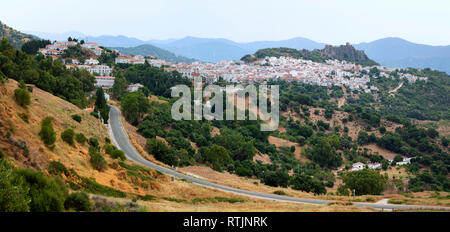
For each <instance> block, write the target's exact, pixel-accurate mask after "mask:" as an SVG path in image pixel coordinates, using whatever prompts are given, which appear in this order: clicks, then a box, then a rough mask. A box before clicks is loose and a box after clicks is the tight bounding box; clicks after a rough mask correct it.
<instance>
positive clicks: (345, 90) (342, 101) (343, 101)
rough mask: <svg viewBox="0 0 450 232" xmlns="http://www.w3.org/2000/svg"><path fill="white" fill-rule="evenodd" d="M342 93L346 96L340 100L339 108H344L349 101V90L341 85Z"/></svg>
mask: <svg viewBox="0 0 450 232" xmlns="http://www.w3.org/2000/svg"><path fill="white" fill-rule="evenodd" d="M341 88H342V91H343V92H344V96H343V97H341V98H339V100H338V108H341V107H342V106H344V104H345V101H346V99H347V88H345V86H344V85H341Z"/></svg>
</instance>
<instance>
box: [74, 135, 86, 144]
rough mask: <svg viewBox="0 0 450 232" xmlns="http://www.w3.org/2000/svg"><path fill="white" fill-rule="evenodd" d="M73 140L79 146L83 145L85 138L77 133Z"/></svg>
mask: <svg viewBox="0 0 450 232" xmlns="http://www.w3.org/2000/svg"><path fill="white" fill-rule="evenodd" d="M75 140H77V142H78V143H79V144H82V145H84V144H85V143H86V140H87V138H86V136H84V134H82V133H79V134H76V135H75Z"/></svg>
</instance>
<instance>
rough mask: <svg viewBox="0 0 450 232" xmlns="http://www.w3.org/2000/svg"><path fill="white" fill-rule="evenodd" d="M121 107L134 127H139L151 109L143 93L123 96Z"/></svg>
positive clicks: (138, 92) (137, 92)
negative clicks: (143, 117) (139, 123)
mask: <svg viewBox="0 0 450 232" xmlns="http://www.w3.org/2000/svg"><path fill="white" fill-rule="evenodd" d="M120 105H121V108H122V112H123V114H124V116H125V118H126V119H127V120H128V121H129V122H131V123H132V124H133V125H137V124H138V122H139V121H140V120H141V119H142V116H143V115H144V114H145V113H147V112H148V110H149V108H150V102H149V100H148V98H146V97H145V96H144V94H143V93H142V92H141V91H136V92H132V93H128V94H126V95H125V96H123V98H122V100H121V102H120Z"/></svg>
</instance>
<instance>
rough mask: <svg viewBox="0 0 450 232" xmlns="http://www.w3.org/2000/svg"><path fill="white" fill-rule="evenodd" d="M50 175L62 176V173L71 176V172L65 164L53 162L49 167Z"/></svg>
mask: <svg viewBox="0 0 450 232" xmlns="http://www.w3.org/2000/svg"><path fill="white" fill-rule="evenodd" d="M47 170H48V173H50V174H52V175H55V176H56V175H60V174H61V173H64V175H66V176H69V171H68V170H67V168H66V166H64V164H62V163H60V162H58V161H51V162H50V164H49V165H48V168H47Z"/></svg>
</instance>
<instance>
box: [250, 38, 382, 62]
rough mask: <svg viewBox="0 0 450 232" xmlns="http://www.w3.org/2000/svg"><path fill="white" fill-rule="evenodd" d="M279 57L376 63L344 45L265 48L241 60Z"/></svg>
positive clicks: (358, 51)
mask: <svg viewBox="0 0 450 232" xmlns="http://www.w3.org/2000/svg"><path fill="white" fill-rule="evenodd" d="M266 56H269V57H280V56H289V57H293V58H297V59H299V58H301V59H305V60H312V61H314V62H325V61H326V60H328V59H337V60H346V61H349V62H353V63H356V64H361V65H377V63H376V62H375V61H373V60H371V59H369V58H368V57H367V55H366V54H365V53H364V51H360V50H356V49H355V48H354V47H353V46H352V45H350V44H348V43H347V44H346V45H341V46H338V47H337V46H331V45H327V46H325V48H324V49H320V50H319V49H314V50H312V51H309V50H306V49H302V50H297V49H293V48H266V49H261V50H258V51H257V52H256V53H255V54H254V55H245V56H244V57H242V58H241V60H243V61H246V62H253V61H256V60H258V59H263V58H264V57H266Z"/></svg>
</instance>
